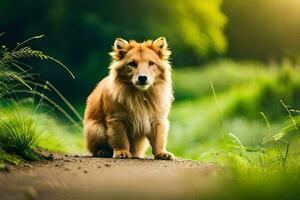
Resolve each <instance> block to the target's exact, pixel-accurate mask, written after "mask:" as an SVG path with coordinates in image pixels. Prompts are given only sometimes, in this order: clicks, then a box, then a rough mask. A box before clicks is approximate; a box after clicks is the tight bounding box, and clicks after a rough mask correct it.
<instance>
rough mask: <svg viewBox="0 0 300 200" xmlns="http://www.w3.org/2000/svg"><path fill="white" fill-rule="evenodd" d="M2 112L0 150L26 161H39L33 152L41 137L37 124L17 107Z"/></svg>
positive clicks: (13, 106)
mask: <svg viewBox="0 0 300 200" xmlns="http://www.w3.org/2000/svg"><path fill="white" fill-rule="evenodd" d="M1 111H2V113H3V114H4V115H2V116H1V118H0V149H3V150H5V151H6V152H9V153H14V154H17V155H20V156H21V157H23V158H24V159H26V160H37V159H38V156H37V154H36V153H35V152H34V150H33V149H34V147H35V146H36V141H37V137H38V136H39V135H40V132H39V131H38V130H37V129H36V122H35V121H34V120H33V119H32V118H31V117H30V116H28V115H25V113H24V112H22V110H21V109H20V108H19V107H18V106H16V105H12V106H10V109H9V110H7V111H4V110H3V109H1Z"/></svg>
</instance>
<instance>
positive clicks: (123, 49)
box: [110, 38, 130, 60]
mask: <svg viewBox="0 0 300 200" xmlns="http://www.w3.org/2000/svg"><path fill="white" fill-rule="evenodd" d="M129 49H130V45H129V42H128V41H126V40H124V39H122V38H117V39H116V40H115V42H114V46H113V51H112V52H111V53H110V55H111V56H112V57H113V59H114V60H121V59H123V58H124V56H125V54H126V53H127V51H128V50H129Z"/></svg>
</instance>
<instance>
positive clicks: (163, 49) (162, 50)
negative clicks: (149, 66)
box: [152, 37, 171, 60]
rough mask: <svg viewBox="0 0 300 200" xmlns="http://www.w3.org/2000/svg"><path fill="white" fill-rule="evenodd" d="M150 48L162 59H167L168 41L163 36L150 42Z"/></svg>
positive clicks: (168, 54)
mask: <svg viewBox="0 0 300 200" xmlns="http://www.w3.org/2000/svg"><path fill="white" fill-rule="evenodd" d="M152 49H153V50H154V51H155V52H156V53H157V55H158V56H159V57H160V58H161V59H162V60H168V58H169V57H170V55H171V51H170V50H169V49H168V43H167V40H166V38H165V37H160V38H158V39H156V40H154V41H153V42H152Z"/></svg>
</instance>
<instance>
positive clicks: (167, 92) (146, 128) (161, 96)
mask: <svg viewBox="0 0 300 200" xmlns="http://www.w3.org/2000/svg"><path fill="white" fill-rule="evenodd" d="M170 54H171V52H170V51H169V49H168V46H167V42H166V39H165V38H163V37H161V38H158V39H157V40H155V41H151V40H148V41H145V42H143V43H137V42H136V41H129V42H128V41H126V40H124V39H121V38H118V39H116V40H115V43H114V46H113V51H112V52H111V53H110V55H111V56H112V58H113V61H112V63H111V65H110V67H109V69H110V73H109V76H107V77H106V78H104V79H103V80H102V81H101V82H100V83H99V84H98V85H97V87H96V88H95V90H94V91H93V92H92V93H91V94H90V96H89V97H88V99H87V105H86V110H85V115H84V135H85V141H86V144H87V148H88V150H89V151H90V152H91V153H92V154H93V155H94V156H100V157H113V158H130V157H138V158H142V157H144V154H145V151H146V149H147V146H148V141H149V142H150V144H151V146H152V152H153V154H154V156H155V158H156V159H170V160H172V159H173V158H174V157H173V155H172V154H171V153H169V152H167V150H166V140H167V133H168V129H169V122H168V114H169V111H170V107H171V104H172V101H173V90H172V81H171V66H170V64H169V61H168V59H169V56H170ZM140 75H143V76H147V84H143V85H141V84H139V81H138V80H139V78H138V77H139V76H140Z"/></svg>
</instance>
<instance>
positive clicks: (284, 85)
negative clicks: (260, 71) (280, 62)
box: [227, 65, 300, 120]
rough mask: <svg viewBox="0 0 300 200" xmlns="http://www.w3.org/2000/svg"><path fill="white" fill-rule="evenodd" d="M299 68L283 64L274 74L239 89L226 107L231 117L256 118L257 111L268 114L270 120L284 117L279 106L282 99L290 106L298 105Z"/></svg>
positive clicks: (296, 106)
mask: <svg viewBox="0 0 300 200" xmlns="http://www.w3.org/2000/svg"><path fill="white" fill-rule="evenodd" d="M298 74H299V68H295V67H292V66H291V65H284V66H283V68H281V69H277V72H276V74H275V75H274V76H270V75H268V76H264V77H260V79H258V80H257V81H256V82H255V83H253V84H252V85H251V86H249V87H248V89H243V90H240V92H238V93H237V95H236V98H235V100H234V101H232V106H230V107H229V108H228V111H227V112H229V113H228V115H230V116H231V117H236V116H244V117H249V118H257V117H258V116H259V112H264V113H267V114H268V117H269V118H270V119H271V120H276V119H279V118H282V117H284V116H283V114H282V113H284V112H285V109H284V107H283V106H279V102H280V100H283V101H284V102H285V103H287V104H288V105H289V106H290V107H291V108H299V107H300V94H299V90H300V79H299V76H298Z"/></svg>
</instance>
